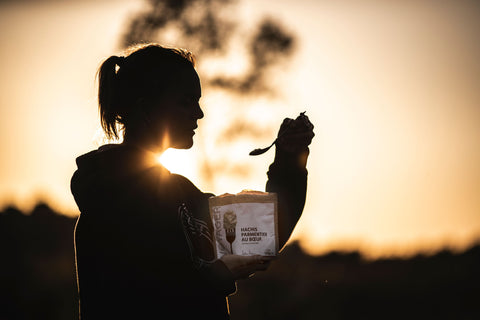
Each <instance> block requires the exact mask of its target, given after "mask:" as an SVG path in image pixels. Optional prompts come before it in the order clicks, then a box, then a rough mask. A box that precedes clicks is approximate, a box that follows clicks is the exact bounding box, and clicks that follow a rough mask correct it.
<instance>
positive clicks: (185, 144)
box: [172, 139, 193, 149]
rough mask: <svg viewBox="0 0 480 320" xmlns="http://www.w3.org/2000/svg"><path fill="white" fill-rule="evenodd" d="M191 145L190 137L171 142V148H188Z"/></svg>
mask: <svg viewBox="0 0 480 320" xmlns="http://www.w3.org/2000/svg"><path fill="white" fill-rule="evenodd" d="M192 146H193V140H192V139H190V140H188V141H186V140H185V141H178V142H176V143H174V144H173V146H172V148H175V149H190V148H191V147H192Z"/></svg>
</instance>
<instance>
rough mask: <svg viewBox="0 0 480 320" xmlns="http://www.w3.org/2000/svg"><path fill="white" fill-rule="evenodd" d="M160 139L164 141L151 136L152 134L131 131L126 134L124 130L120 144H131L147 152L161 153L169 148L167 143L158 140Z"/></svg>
mask: <svg viewBox="0 0 480 320" xmlns="http://www.w3.org/2000/svg"><path fill="white" fill-rule="evenodd" d="M162 140H163V141H164V140H165V139H161V138H160V139H158V140H157V139H155V138H154V137H153V138H152V135H146V134H135V133H133V132H130V133H128V134H127V132H125V136H124V139H123V143H122V144H125V145H132V146H135V147H137V148H139V149H142V150H145V151H147V152H151V153H155V154H161V153H163V152H164V151H165V150H167V149H168V148H169V145H168V144H167V143H163V142H159V141H162Z"/></svg>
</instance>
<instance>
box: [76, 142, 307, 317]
mask: <svg viewBox="0 0 480 320" xmlns="http://www.w3.org/2000/svg"><path fill="white" fill-rule="evenodd" d="M293 158H294V157H293ZM76 162H77V166H78V169H77V171H75V173H74V175H73V177H72V180H71V190H72V194H73V196H74V198H75V201H76V203H77V205H78V207H79V209H80V216H79V218H78V221H77V224H76V228H75V257H76V271H77V284H78V290H79V297H80V318H81V320H90V319H127V318H128V319H144V318H145V319H146V318H148V319H154V318H159V319H161V318H164V317H166V316H169V315H175V318H176V319H191V318H194V317H206V318H209V319H228V318H229V312H228V301H227V298H226V297H227V296H228V295H230V294H232V293H234V292H235V290H236V286H235V281H234V278H233V275H232V273H231V272H230V271H229V270H228V268H227V267H226V266H225V264H224V263H223V262H222V261H221V260H215V255H214V249H213V242H212V240H213V238H212V234H213V232H212V230H213V227H212V222H211V220H210V215H209V211H208V198H209V197H211V196H212V194H209V193H203V192H202V191H200V190H199V189H198V188H197V187H196V186H195V185H194V184H193V183H191V182H190V181H189V180H188V179H186V178H185V177H183V176H180V175H176V174H172V173H170V172H169V171H168V170H167V169H165V168H164V167H163V166H161V165H160V164H158V163H156V161H154V159H153V158H152V156H151V155H149V153H148V152H146V151H144V150H141V149H138V148H136V147H133V146H127V145H105V146H102V147H100V148H99V149H98V150H94V151H91V152H89V153H87V154H85V155H82V156H80V157H78V158H77V161H76ZM268 176H269V181H268V183H267V191H270V192H277V193H279V226H280V239H281V241H283V242H282V243H281V245H283V244H284V243H285V242H286V240H287V239H288V237H289V235H290V233H291V231H292V230H293V227H294V226H295V224H296V222H297V221H298V219H299V218H300V215H301V212H302V210H303V205H304V202H305V191H306V170H305V168H304V167H302V165H298V164H297V162H296V161H292V156H285V155H281V156H278V155H277V156H276V161H275V162H274V163H273V164H272V165H271V166H270V170H269V172H268ZM282 233H283V236H282ZM282 239H283V240H282Z"/></svg>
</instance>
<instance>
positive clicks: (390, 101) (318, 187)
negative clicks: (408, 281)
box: [0, 0, 480, 256]
mask: <svg viewBox="0 0 480 320" xmlns="http://www.w3.org/2000/svg"><path fill="white" fill-rule="evenodd" d="M143 3H144V2H143V1H141V0H135V1H122V0H109V1H93V0H92V1H80V0H78V1H59V0H58V1H55V0H50V1H47V0H44V1H0V30H1V32H0V209H1V208H3V207H4V206H6V205H9V204H12V203H13V204H15V205H16V206H18V207H19V208H20V209H22V210H26V211H28V210H30V209H31V208H32V206H33V205H34V203H35V201H37V200H38V199H44V200H46V201H48V202H49V203H51V205H52V206H53V207H54V208H55V209H57V210H59V211H61V212H63V213H66V214H68V215H72V216H74V215H77V214H78V210H77V208H76V205H75V203H74V201H73V198H72V196H71V194H70V190H69V181H70V177H71V175H72V173H73V171H74V170H75V158H76V157H77V156H78V155H80V154H82V153H85V152H88V151H89V150H91V149H93V148H96V147H97V146H98V145H97V143H96V142H95V141H96V140H98V139H97V138H96V137H98V134H97V133H98V132H97V131H98V128H99V122H98V113H97V106H96V91H95V90H96V87H95V84H96V83H95V82H94V76H95V72H96V69H97V68H98V66H99V64H100V63H101V61H102V60H103V59H105V58H106V57H108V56H109V55H112V54H116V53H118V49H119V48H118V42H119V37H120V34H121V32H122V31H123V30H124V29H123V26H124V23H125V22H126V20H127V18H128V17H129V15H130V14H131V13H134V12H136V11H137V10H139V9H140V8H142V4H143ZM272 3H275V6H272ZM238 7H239V10H238V11H236V15H238V16H241V17H244V18H243V19H244V21H245V25H244V27H245V28H246V29H248V27H249V26H250V25H252V24H253V23H254V21H257V20H258V19H259V18H260V17H262V16H265V15H267V16H270V17H273V18H275V19H277V20H278V21H281V22H282V24H283V25H284V26H285V28H286V29H288V30H289V31H290V32H292V33H294V34H295V35H296V36H297V38H298V39H297V40H298V41H297V50H296V52H295V54H294V55H293V57H292V60H291V61H290V62H289V63H288V65H286V66H284V67H282V68H283V70H282V71H281V72H280V73H279V75H278V77H276V78H275V79H274V80H275V84H276V86H277V89H278V91H279V95H277V96H276V97H275V98H268V97H266V96H257V97H251V98H249V99H248V100H246V99H243V100H242V101H239V99H237V98H235V97H234V96H231V95H228V93H225V92H220V91H215V90H214V89H210V90H207V89H208V88H207V89H206V90H205V91H204V97H203V98H202V100H201V104H202V107H203V109H204V111H205V118H204V119H203V120H201V121H200V122H199V129H198V133H197V135H196V136H195V139H197V140H195V143H196V144H195V146H194V147H193V148H192V149H191V150H188V151H179V152H171V155H170V156H171V157H172V159H174V161H173V164H171V167H170V169H171V170H172V171H174V172H179V173H182V174H184V175H186V176H187V177H188V178H190V179H191V180H192V181H193V182H194V183H195V184H196V185H197V186H198V187H199V188H200V189H202V190H204V191H211V192H214V193H216V194H222V193H225V192H230V193H235V192H239V191H241V190H242V189H257V190H262V189H263V188H264V185H265V179H266V175H265V172H266V170H267V168H268V165H269V164H270V163H271V161H272V160H273V155H274V152H273V150H272V151H270V152H269V153H267V154H265V155H262V156H259V157H249V156H248V152H249V151H250V150H251V149H253V148H257V147H263V146H267V145H269V144H270V143H271V142H272V141H273V139H274V138H275V135H276V130H277V128H278V126H279V125H280V123H281V121H282V119H283V118H285V117H291V118H293V117H296V116H297V115H298V113H299V112H302V111H307V115H308V116H309V117H310V119H311V121H312V122H313V123H314V125H315V133H316V136H315V138H314V141H313V143H312V146H311V154H310V159H309V163H308V169H309V187H308V194H307V203H306V207H305V210H304V214H303V216H302V219H301V220H300V222H299V224H298V226H297V229H296V231H295V234H294V238H296V239H300V240H301V243H302V245H304V247H305V248H306V249H307V250H308V251H309V252H312V253H321V252H325V251H326V250H330V249H338V248H340V249H361V250H364V252H365V253H366V254H370V255H372V256H376V255H388V254H410V253H414V252H416V251H418V250H420V251H429V250H435V249H438V248H440V247H443V246H448V247H452V248H459V249H461V248H465V246H467V245H468V244H470V243H471V241H472V240H474V239H477V238H479V237H480V59H479V57H480V41H479V39H480V4H479V3H478V1H467V0H458V1H454V0H450V1H440V2H439V1H433V0H418V1H413V0H412V1H410V0H407V1H395V0H388V1H379V0H363V1H354V0H340V1H328V0H320V1H314V0H296V1H292V0H277V1H267V0H261V1H260V0H243V1H239V3H238ZM228 65H230V67H232V66H233V67H232V68H234V65H235V64H234V61H230V62H229V63H228ZM200 77H202V74H201V73H200ZM245 103H248V104H249V105H250V107H251V108H249V109H248V110H249V111H248V112H249V113H248V114H247V115H246V116H247V118H248V119H250V121H252V122H256V123H257V124H258V123H261V124H263V123H264V124H265V127H266V128H268V129H270V128H271V135H269V136H261V137H260V138H257V139H254V138H252V137H251V136H248V137H244V139H237V140H235V143H233V142H232V143H230V144H229V143H226V141H225V137H221V136H219V134H218V133H219V132H221V130H220V129H222V128H225V127H228V125H229V117H232V116H234V115H235V112H238V110H242V109H241V107H242V105H243V104H245ZM252 110H253V111H252ZM222 139H223V140H222ZM227 140H228V139H227ZM227 142H228V141H227ZM199 157H203V158H206V159H207V160H208V159H210V160H211V161H212V163H217V162H215V159H222V161H224V160H225V161H230V162H231V163H235V164H242V165H243V168H247V169H248V170H247V171H248V172H245V173H244V174H242V175H239V174H234V173H233V172H232V171H233V170H231V171H228V170H224V169H225V168H223V169H222V170H219V171H218V172H220V173H221V174H219V176H217V177H214V178H211V179H206V178H205V173H202V172H201V170H200V169H201V166H200V165H199V163H198V162H196V161H195V160H194V159H198V158H199ZM167 166H168V164H167ZM213 172H214V173H215V170H213ZM225 172H227V173H228V172H231V174H225ZM237 173H238V172H237Z"/></svg>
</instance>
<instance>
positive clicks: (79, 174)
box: [70, 144, 169, 212]
mask: <svg viewBox="0 0 480 320" xmlns="http://www.w3.org/2000/svg"><path fill="white" fill-rule="evenodd" d="M76 163H77V167H78V169H77V170H76V171H75V173H74V174H73V177H72V179H71V183H70V188H71V191H72V194H73V197H74V198H75V202H76V203H77V205H78V207H79V209H80V211H81V212H84V211H88V207H89V206H95V207H98V205H99V203H101V202H103V200H104V199H105V198H108V197H112V195H113V194H114V193H115V189H116V188H118V186H122V185H123V186H124V185H126V184H128V179H130V178H131V177H132V176H133V175H138V174H141V173H142V172H145V171H147V170H151V169H160V170H161V171H164V172H167V173H168V174H169V172H168V170H166V169H165V168H163V167H162V166H160V165H159V164H158V162H157V161H156V157H155V155H154V154H152V153H150V152H148V151H145V150H142V149H139V148H137V147H133V146H127V145H121V144H109V145H104V146H101V147H100V148H98V149H97V150H93V151H91V152H89V153H86V154H84V155H81V156H80V157H78V158H77V159H76Z"/></svg>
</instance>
